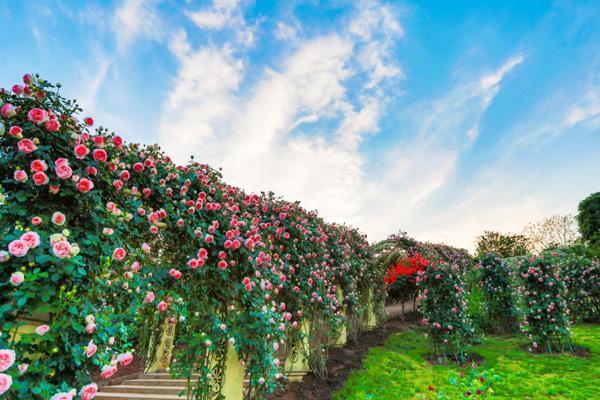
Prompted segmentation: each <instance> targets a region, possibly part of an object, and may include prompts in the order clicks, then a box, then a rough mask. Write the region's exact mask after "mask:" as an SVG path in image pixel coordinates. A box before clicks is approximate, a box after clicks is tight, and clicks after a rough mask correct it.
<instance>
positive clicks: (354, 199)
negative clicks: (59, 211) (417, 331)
mask: <svg viewBox="0 0 600 400" xmlns="http://www.w3.org/2000/svg"><path fill="white" fill-rule="evenodd" d="M0 37H2V38H3V40H2V41H1V42H0V55H1V56H0V72H1V75H0V85H2V86H5V87H10V86H11V85H12V84H13V83H15V82H17V81H18V80H19V79H20V77H21V76H22V74H23V73H25V72H37V73H40V74H41V75H42V76H43V77H45V78H46V79H48V80H51V81H55V82H61V83H62V84H63V88H62V89H61V90H62V91H63V93H64V94H65V95H66V96H68V97H74V98H77V99H78V100H79V101H80V103H81V105H82V106H83V108H84V109H85V110H86V115H87V114H89V115H92V116H94V117H95V119H96V120H97V121H98V122H99V123H100V124H102V125H104V126H107V127H109V128H110V129H113V130H115V131H117V132H119V133H120V134H122V135H123V136H124V137H126V138H128V139H129V140H131V141H142V142H146V143H156V142H158V143H160V144H161V145H162V146H163V148H165V149H166V150H167V152H168V153H170V154H172V155H173V156H174V157H175V158H176V159H177V160H178V161H180V162H184V161H185V160H186V159H187V158H188V157H189V156H190V155H192V154H193V155H194V156H195V158H196V159H197V160H202V161H206V162H209V163H210V164H212V165H213V166H222V167H223V171H224V174H225V177H226V179H227V180H228V181H229V182H231V183H234V184H237V185H239V186H242V187H243V188H245V189H247V190H248V191H261V190H265V191H267V190H273V191H275V192H276V193H279V194H282V195H284V196H285V197H286V198H287V199H289V200H301V201H302V202H303V203H304V204H305V205H306V206H307V207H309V208H317V209H318V210H319V211H320V212H321V214H322V215H323V216H324V217H325V218H326V219H327V220H331V221H346V222H349V223H351V224H353V225H356V226H358V227H359V228H361V229H362V230H363V231H365V232H366V233H367V234H368V235H369V239H371V240H378V239H382V238H384V237H385V236H387V235H388V234H389V233H393V232H395V231H397V230H399V229H402V230H406V231H408V232H409V233H410V234H412V235H413V236H415V237H417V238H418V239H422V240H432V241H444V242H446V243H449V244H453V245H457V246H463V247H467V248H471V249H472V248H473V240H474V237H475V236H476V235H477V234H479V233H481V232H482V231H483V230H484V229H495V230H500V231H510V232H520V231H521V230H522V229H523V227H524V226H525V225H526V224H527V223H528V222H534V221H537V220H539V219H541V218H543V217H546V216H550V215H553V214H556V213H575V212H576V207H577V203H578V201H579V200H581V199H582V198H583V197H585V196H587V195H588V194H590V193H592V192H595V191H598V190H599V189H600V156H599V155H600V3H598V2H597V1H589V2H587V1H557V2H551V1H533V0H530V1H525V2H524V1H484V2H482V1H461V2H441V1H440V2H431V1H427V2H425V1H421V2H415V1H412V2H411V1H406V2H405V1H387V2H386V1H383V0H365V1H341V0H339V1H328V2H325V1H293V0H292V1H279V2H275V1H250V0H246V1H244V0H239V1H235V0H213V1H198V2H195V1H181V2H180V1H174V0H164V1H159V0H148V1H142V0H125V1H115V2H112V1H86V2H79V1H56V2H50V1H19V2H13V1H8V0H4V1H2V2H1V4H0Z"/></svg>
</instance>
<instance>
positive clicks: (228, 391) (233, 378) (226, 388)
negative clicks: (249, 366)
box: [221, 344, 244, 400]
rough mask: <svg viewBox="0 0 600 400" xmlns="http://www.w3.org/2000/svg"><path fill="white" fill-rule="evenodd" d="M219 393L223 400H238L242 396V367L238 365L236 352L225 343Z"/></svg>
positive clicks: (238, 360)
mask: <svg viewBox="0 0 600 400" xmlns="http://www.w3.org/2000/svg"><path fill="white" fill-rule="evenodd" d="M221 395H222V396H223V398H224V399H225V400H239V399H242V398H243V397H244V367H242V366H241V365H240V359H239V357H238V354H237V352H236V351H235V348H234V347H233V346H232V345H231V344H228V345H227V356H226V359H225V375H224V377H223V387H222V389H221Z"/></svg>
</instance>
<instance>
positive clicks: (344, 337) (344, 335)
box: [333, 287, 348, 347]
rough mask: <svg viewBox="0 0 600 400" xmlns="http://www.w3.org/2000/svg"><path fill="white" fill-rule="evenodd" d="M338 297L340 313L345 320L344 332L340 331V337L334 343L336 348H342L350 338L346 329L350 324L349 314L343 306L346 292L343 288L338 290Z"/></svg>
mask: <svg viewBox="0 0 600 400" xmlns="http://www.w3.org/2000/svg"><path fill="white" fill-rule="evenodd" d="M336 297H337V299H338V302H339V303H340V311H341V312H342V317H343V318H344V324H343V326H342V330H341V331H340V335H339V336H338V337H337V339H336V340H335V342H334V343H333V346H334V347H342V346H344V345H345V344H346V341H347V338H348V331H347V328H346V324H347V322H348V314H347V312H346V308H345V307H344V306H343V303H344V291H343V290H342V288H339V287H338V288H337V291H336Z"/></svg>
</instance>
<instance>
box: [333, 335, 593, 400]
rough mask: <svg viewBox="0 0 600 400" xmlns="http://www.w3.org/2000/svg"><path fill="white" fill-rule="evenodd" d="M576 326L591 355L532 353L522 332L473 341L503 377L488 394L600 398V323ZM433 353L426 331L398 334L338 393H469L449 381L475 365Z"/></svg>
mask: <svg viewBox="0 0 600 400" xmlns="http://www.w3.org/2000/svg"><path fill="white" fill-rule="evenodd" d="M573 332H574V335H575V341H576V343H577V344H578V345H581V346H585V347H588V348H589V349H590V350H591V353H590V354H589V356H588V357H587V358H582V357H576V356H572V355H566V354H562V355H533V354H529V353H527V352H526V351H523V350H521V349H522V348H523V346H524V345H526V343H527V340H526V338H524V337H523V336H521V335H515V336H512V337H498V336H491V337H487V338H485V339H483V341H482V343H481V344H479V345H476V346H473V349H472V351H473V352H475V353H477V354H479V355H480V356H482V357H483V358H484V359H485V361H484V362H483V363H482V365H481V366H480V367H478V371H487V373H490V374H494V375H497V376H498V379H499V380H498V381H497V382H496V383H495V384H494V386H493V388H492V389H493V393H489V394H488V395H487V396H486V398H493V399H569V400H571V399H600V325H582V326H576V327H574V328H573ZM428 354H429V342H428V339H427V338H425V337H424V336H423V334H422V332H420V331H415V330H411V331H406V332H402V333H398V334H394V335H392V336H390V338H388V340H387V341H386V343H385V344H384V345H383V346H381V347H377V348H373V349H371V350H370V351H369V354H368V355H367V357H366V359H365V361H364V363H363V368H362V369H360V370H357V371H354V372H353V373H352V374H351V375H350V377H349V378H348V381H347V382H346V383H345V385H344V387H343V388H342V389H341V390H340V391H339V392H337V393H336V394H335V396H334V399H335V400H351V399H356V400H357V399H364V400H371V399H394V400H395V399H437V398H438V397H443V398H446V399H460V398H464V393H465V390H466V389H465V388H464V387H460V386H458V385H452V384H450V383H449V382H450V380H451V379H452V378H453V377H454V378H455V377H457V376H458V374H459V372H460V371H464V373H465V378H463V379H462V380H460V381H461V382H464V381H465V380H466V376H467V375H469V372H470V367H467V368H462V369H460V368H458V367H457V366H455V365H452V366H444V367H442V366H435V367H432V366H431V365H429V364H428V363H427V361H425V360H424V359H423V356H426V355H428ZM429 386H433V389H434V391H431V390H429ZM440 393H443V394H444V395H445V396H441V395H440ZM471 398H473V397H471ZM476 398H481V397H480V396H477V397H476Z"/></svg>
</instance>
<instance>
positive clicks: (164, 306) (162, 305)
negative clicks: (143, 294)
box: [156, 301, 169, 312]
mask: <svg viewBox="0 0 600 400" xmlns="http://www.w3.org/2000/svg"><path fill="white" fill-rule="evenodd" d="M167 307H169V305H168V304H167V303H166V302H164V301H161V302H160V303H158V305H157V306H156V308H157V309H158V311H160V312H164V311H166V310H167Z"/></svg>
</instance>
